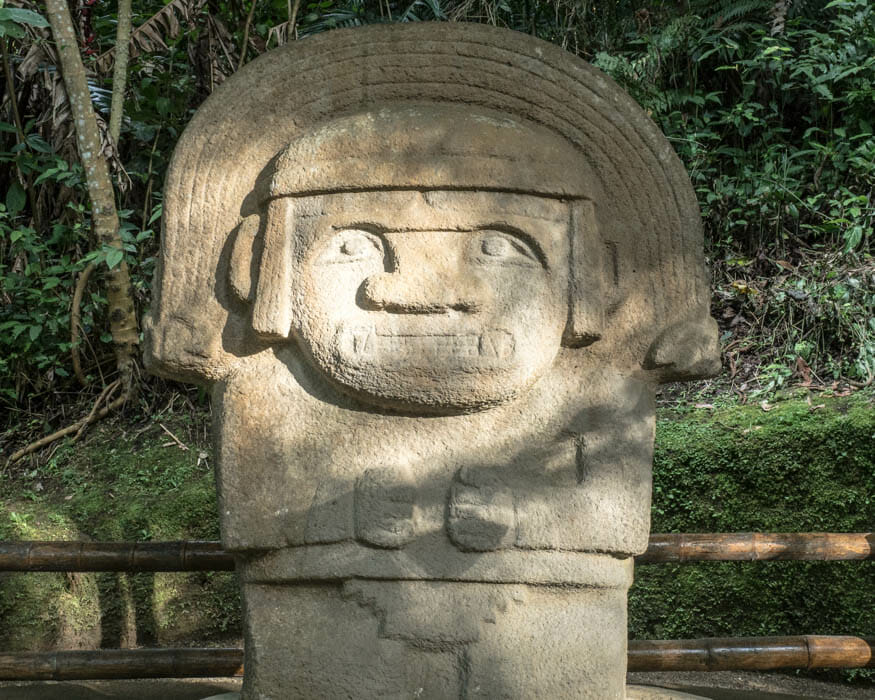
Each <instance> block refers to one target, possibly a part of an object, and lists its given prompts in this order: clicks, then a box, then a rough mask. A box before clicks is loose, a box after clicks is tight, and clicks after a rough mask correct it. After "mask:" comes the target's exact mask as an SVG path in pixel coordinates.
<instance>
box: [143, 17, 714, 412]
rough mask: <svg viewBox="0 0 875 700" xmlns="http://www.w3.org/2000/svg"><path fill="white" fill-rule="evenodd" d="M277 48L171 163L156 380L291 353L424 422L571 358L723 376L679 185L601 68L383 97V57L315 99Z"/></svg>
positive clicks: (468, 80) (214, 109) (417, 74)
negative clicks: (426, 416)
mask: <svg viewBox="0 0 875 700" xmlns="http://www.w3.org/2000/svg"><path fill="white" fill-rule="evenodd" d="M465 31H469V30H467V29H466V30H465ZM470 31H473V32H478V31H481V30H480V29H472V30H470ZM486 31H487V32H488V31H489V30H486ZM497 39H498V41H499V43H500V41H502V40H503V39H502V37H501V36H498V37H497ZM413 52H414V53H415V50H413ZM274 53H276V54H277V55H276V56H274V55H273V54H271V55H269V56H267V57H265V59H263V60H262V61H261V63H262V71H261V72H262V74H265V75H270V74H271V73H272V74H273V75H277V74H279V75H283V76H288V78H286V79H285V83H283V84H282V85H275V84H270V85H269V84H266V83H260V84H259V83H258V76H254V77H253V80H251V81H249V82H248V83H247V82H245V81H241V80H238V81H235V82H234V83H233V85H234V86H235V87H234V90H233V91H234V94H230V93H229V90H226V89H224V88H223V89H222V90H219V91H217V94H216V95H215V96H214V97H213V98H211V102H210V103H209V104H207V105H205V107H204V108H202V109H201V110H199V112H198V114H197V116H196V118H195V120H194V121H193V122H192V126H191V128H190V129H189V131H187V132H186V134H185V135H184V136H183V138H182V139H181V141H180V145H179V147H178V148H177V152H176V154H175V156H174V161H173V164H172V167H171V172H170V175H169V177H168V185H167V188H166V189H167V192H168V201H167V203H166V208H165V219H164V227H165V228H164V240H163V258H162V269H161V271H160V273H159V275H158V285H157V290H156V304H155V308H154V309H153V311H152V314H151V318H150V319H147V323H146V331H147V336H148V344H147V362H149V364H150V365H151V368H152V369H154V370H156V371H158V372H160V373H162V374H165V375H169V376H172V377H174V378H179V379H193V380H196V381H204V380H206V381H210V380H214V379H219V378H221V377H223V376H225V375H226V374H227V373H228V372H230V371H233V368H234V366H235V364H236V363H237V362H238V361H240V360H241V359H243V358H246V357H249V356H251V355H255V354H257V353H259V352H264V351H269V350H270V349H271V348H273V347H276V346H280V345H286V344H296V345H297V346H298V348H299V349H300V352H301V354H302V355H303V356H304V357H306V358H307V361H308V362H309V363H310V365H311V366H312V367H313V368H315V369H316V370H318V372H319V373H321V375H322V376H323V377H324V378H325V379H326V380H327V381H329V382H330V383H331V384H332V385H333V386H335V388H338V389H340V390H341V391H343V392H346V393H347V394H350V395H352V396H354V397H356V398H357V399H359V400H362V401H365V402H367V403H370V404H372V405H376V406H380V407H386V408H390V409H395V410H402V411H407V410H409V411H413V412H432V413H452V412H460V411H461V412H465V411H477V410H482V409H485V408H488V407H490V406H493V405H497V404H501V403H505V402H507V401H509V400H512V399H513V398H515V397H517V396H519V395H520V394H521V393H523V392H524V391H525V389H526V388H527V387H528V386H529V385H531V384H532V383H533V382H534V381H536V380H537V378H538V377H539V376H540V375H541V374H542V373H543V372H544V371H545V370H546V369H547V368H549V367H550V366H551V365H552V364H553V363H554V360H555V359H556V357H557V355H558V354H561V353H584V354H585V355H584V356H585V357H586V358H587V361H589V362H590V363H606V364H610V365H612V366H615V367H618V368H620V369H621V370H624V371H627V372H638V373H641V375H642V376H644V377H650V378H651V379H652V380H653V381H666V380H676V379H684V378H690V377H694V376H700V375H707V374H709V373H711V372H713V370H714V369H715V360H716V358H717V353H716V350H717V349H716V334H715V333H714V327H713V322H712V321H710V319H709V318H708V297H707V284H706V278H705V274H704V265H703V261H702V259H701V230H700V224H699V215H698V210H697V207H696V204H695V199H694V196H693V194H692V188H691V187H690V185H689V181H688V180H687V178H686V174H685V173H684V171H683V168H682V166H681V165H680V163H679V161H678V160H677V158H676V156H675V155H674V153H673V152H671V150H670V147H668V144H667V143H666V142H665V140H664V138H662V136H661V134H659V133H658V130H656V128H655V127H654V126H653V125H652V124H651V123H650V122H649V121H647V119H646V117H644V116H643V113H642V112H641V110H640V108H639V107H637V105H634V103H632V102H631V100H628V99H627V98H625V96H622V97H621V96H620V94H621V93H620V91H619V90H617V89H616V88H615V87H614V86H611V85H608V84H606V79H605V78H604V77H603V76H601V75H600V74H597V73H595V72H593V73H586V72H583V73H581V74H579V75H560V74H559V73H557V71H556V70H555V69H553V68H552V67H551V66H550V57H549V56H538V57H534V56H533V57H527V58H526V59H525V61H518V62H516V63H514V62H513V61H511V62H510V63H509V64H508V66H506V67H505V70H506V71H508V72H509V73H511V74H513V75H511V76H509V78H508V82H506V83H504V84H503V85H504V87H503V91H499V92H496V91H495V89H494V87H495V85H496V82H495V81H494V80H493V81H492V82H491V85H490V87H481V86H480V85H478V84H477V82H476V77H475V76H474V75H473V73H471V74H468V73H465V71H462V70H457V71H451V72H450V73H448V75H447V76H442V78H441V80H437V79H433V76H430V72H431V71H438V72H440V71H441V70H442V69H441V68H437V67H435V66H434V64H433V62H428V65H425V64H423V65H421V66H420V67H419V68H413V69H411V70H412V72H411V74H410V75H409V76H408V77H407V78H406V79H403V80H400V81H397V82H395V83H393V84H392V86H391V89H389V88H387V86H386V85H385V84H383V83H381V82H380V81H379V80H378V72H377V71H376V69H377V67H379V66H380V65H382V63H383V62H384V61H386V60H391V58H390V57H387V56H383V55H380V52H379V50H375V51H374V52H373V53H370V54H369V55H367V56H364V57H359V59H358V63H357V64H356V66H355V67H354V68H353V69H352V70H354V72H356V74H357V75H356V77H355V80H354V82H356V84H357V85H358V87H357V88H356V89H355V90H352V91H351V90H349V89H348V86H347V85H346V81H347V80H350V79H349V78H348V76H344V75H343V72H342V71H334V73H332V74H331V75H328V74H327V73H324V74H323V76H322V77H321V78H319V80H320V81H321V82H320V88H319V89H320V94H321V95H322V97H321V98H320V99H316V100H308V97H307V88H306V85H307V83H306V79H305V77H304V74H306V73H307V70H305V68H306V67H307V66H308V65H309V64H308V60H309V59H308V53H309V52H308V50H307V49H304V50H301V49H300V48H299V49H298V50H296V51H295V53H294V54H288V55H287V54H286V53H285V52H274ZM315 56H316V55H315V54H314V59H313V60H318V57H315ZM459 60H462V62H464V60H467V59H459ZM471 60H472V66H471V71H476V69H477V68H476V67H475V66H474V63H476V61H475V60H474V59H473V58H472V59H471ZM270 61H273V62H274V63H276V64H277V65H276V66H274V70H273V72H271V67H270V66H269V65H267V64H268V63H270ZM532 61H536V62H537V61H540V62H541V63H542V64H543V65H541V67H539V68H538V70H533V69H532V67H531V66H530V65H529V63H531V62H532ZM291 63H295V65H286V64H291ZM560 63H561V62H560ZM317 72H319V71H318V70H317ZM553 73H556V75H553ZM405 75H406V73H405ZM332 76H335V77H332ZM337 76H340V77H337ZM323 78H324V79H323ZM308 79H311V80H315V79H316V78H314V77H313V76H312V75H311V76H310V78H308ZM334 82H336V83H337V85H336V86H334ZM250 83H251V84H250ZM371 83H373V84H371ZM532 83H535V85H534V86H533V85H532ZM557 86H558V88H557ZM557 89H558V90H559V92H557ZM223 90H224V91H223ZM532 90H535V91H536V92H537V95H538V97H539V100H538V101H533V100H532V97H531V94H534V93H531V91H532ZM241 91H243V92H244V93H246V94H245V95H244V94H241ZM563 91H565V92H569V91H570V92H572V93H576V95H575V97H574V99H573V100H571V99H570V98H568V95H565V94H563ZM530 93H531V94H530ZM600 93H605V94H607V95H609V96H610V98H611V104H610V105H607V104H606V103H605V101H604V97H602V96H601V94H600ZM326 95H327V96H328V97H326ZM569 104H574V105H576V106H577V110H576V111H569V108H568V106H567V105H569ZM207 127H209V128H207Z"/></svg>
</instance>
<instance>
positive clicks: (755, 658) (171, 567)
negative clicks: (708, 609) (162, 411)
mask: <svg viewBox="0 0 875 700" xmlns="http://www.w3.org/2000/svg"><path fill="white" fill-rule="evenodd" d="M766 560H807V561H812V560H820V561H862V560H875V534H873V533H867V532H863V533H828V532H806V533H706V534H654V535H651V537H650V543H649V546H648V548H647V551H646V552H645V553H644V554H642V555H640V556H639V557H636V563H638V564H658V563H666V562H700V561H766ZM233 569H234V558H233V556H232V555H231V554H230V553H229V552H225V551H224V550H223V549H222V548H221V545H220V544H219V543H218V542H204V541H186V542H0V572H9V571H127V572H147V571H232V570H233ZM873 648H875V646H873V640H872V639H864V638H861V637H851V636H815V635H807V636H795V637H750V638H744V637H741V638H709V639H681V640H643V641H630V642H629V650H628V654H629V655H628V669H629V670H630V671H737V670H760V671H765V670H776V669H781V668H875V654H873ZM242 664H243V651H242V649H191V648H186V649H100V650H93V651H58V652H44V653H43V652H39V653H13V654H4V653H0V680H13V681H40V680H102V679H133V678H196V677H226V676H235V675H241V674H242V673H243V666H242Z"/></svg>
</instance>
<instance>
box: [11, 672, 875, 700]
mask: <svg viewBox="0 0 875 700" xmlns="http://www.w3.org/2000/svg"><path fill="white" fill-rule="evenodd" d="M629 682H630V683H634V684H636V685H651V686H660V687H663V688H671V689H673V690H682V691H685V692H688V693H692V694H695V695H700V696H702V697H703V698H708V699H709V700H845V699H849V700H868V699H871V700H875V685H870V686H868V687H859V686H858V687H855V686H847V685H839V684H834V683H823V682H820V681H812V680H807V679H803V678H794V677H792V676H787V675H783V674H773V673H742V672H729V671H726V672H717V673H630V674H629ZM239 689H240V680H239V679H234V678H197V679H185V680H177V679H160V680H129V681H70V682H65V683H56V682H45V683H0V700H123V699H124V700H203V698H207V697H209V696H211V695H217V694H219V693H226V692H230V691H235V690H239Z"/></svg>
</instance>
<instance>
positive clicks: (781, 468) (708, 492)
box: [629, 393, 875, 677]
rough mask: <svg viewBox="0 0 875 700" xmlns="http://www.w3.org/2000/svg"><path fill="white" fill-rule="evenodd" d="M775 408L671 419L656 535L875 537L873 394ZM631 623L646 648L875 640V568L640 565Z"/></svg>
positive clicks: (660, 444) (658, 476) (660, 433)
mask: <svg viewBox="0 0 875 700" xmlns="http://www.w3.org/2000/svg"><path fill="white" fill-rule="evenodd" d="M766 407H767V408H770V410H768V411H764V410H763V408H762V407H761V406H732V407H726V408H717V409H713V410H710V409H692V410H690V409H688V410H686V411H675V412H669V411H663V412H662V413H661V416H660V418H661V420H660V422H659V424H658V427H657V437H656V457H655V462H654V493H653V523H652V530H653V531H654V532H744V531H748V532H749V531H760V532H811V531H829V532H870V531H872V530H873V529H875V410H873V396H872V395H871V394H868V395H865V394H862V393H861V394H857V395H855V396H852V397H843V398H818V397H812V400H811V404H809V403H808V402H807V401H805V400H798V399H796V400H788V401H783V402H779V403H776V404H773V405H772V406H771V407H769V406H768V405H767V406H766ZM629 624H630V636H631V637H632V638H637V639H646V638H651V639H654V638H663V639H674V638H684V637H703V636H705V637H707V636H724V635H725V636H748V635H750V636H759V635H784V634H858V635H866V636H872V635H873V634H875V562H731V563H728V562H709V563H700V564H680V565H665V564H663V565H651V566H639V567H637V569H636V580H635V584H634V585H633V587H632V591H631V594H630V601H629ZM867 674H869V675H871V672H859V671H857V672H850V673H848V674H846V675H847V676H851V677H853V676H860V675H867Z"/></svg>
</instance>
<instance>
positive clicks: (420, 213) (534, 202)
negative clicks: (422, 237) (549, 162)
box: [294, 190, 569, 230]
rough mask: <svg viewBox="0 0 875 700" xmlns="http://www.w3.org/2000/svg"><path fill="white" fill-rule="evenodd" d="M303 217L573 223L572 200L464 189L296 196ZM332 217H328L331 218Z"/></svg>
mask: <svg viewBox="0 0 875 700" xmlns="http://www.w3.org/2000/svg"><path fill="white" fill-rule="evenodd" d="M294 209H295V217H296V218H297V219H299V220H301V221H307V220H310V221H321V222H326V223H328V222H329V221H330V222H336V223H337V224H338V225H345V224H354V223H361V224H364V223H370V224H373V225H376V226H379V227H380V228H383V229H386V230H403V229H407V228H409V229H412V230H416V229H422V228H435V227H438V228H447V229H454V228H470V227H472V226H474V227H476V226H484V225H490V224H501V223H507V224H512V222H516V225H523V224H525V225H526V226H528V227H534V228H536V229H540V228H542V227H544V226H550V225H555V224H561V225H563V226H567V224H568V217H569V206H568V202H566V201H563V200H560V199H555V198H550V197H541V196H536V195H528V194H518V193H513V192H492V191H482V190H477V191H458V190H426V191H418V190H394V191H385V190H372V191H365V192H339V193H333V194H319V195H311V196H305V197H297V198H295V206H294ZM326 220H327V221H326Z"/></svg>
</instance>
